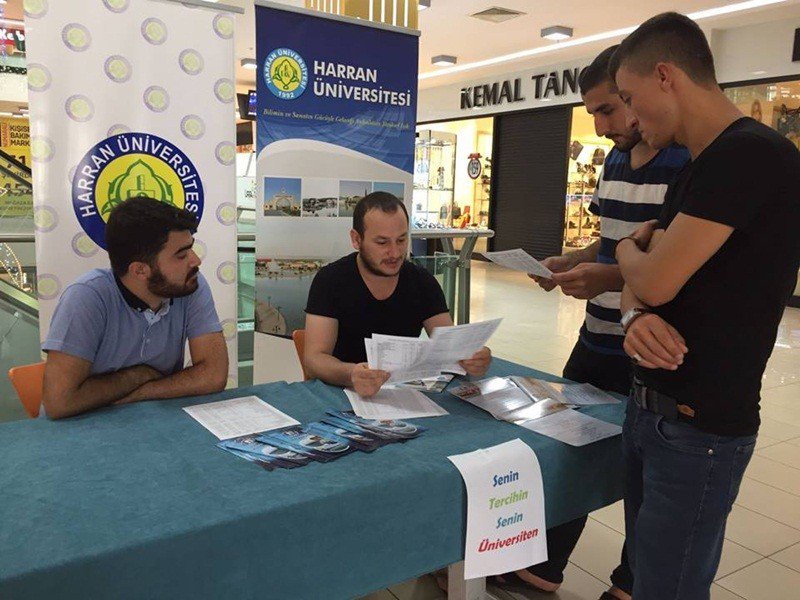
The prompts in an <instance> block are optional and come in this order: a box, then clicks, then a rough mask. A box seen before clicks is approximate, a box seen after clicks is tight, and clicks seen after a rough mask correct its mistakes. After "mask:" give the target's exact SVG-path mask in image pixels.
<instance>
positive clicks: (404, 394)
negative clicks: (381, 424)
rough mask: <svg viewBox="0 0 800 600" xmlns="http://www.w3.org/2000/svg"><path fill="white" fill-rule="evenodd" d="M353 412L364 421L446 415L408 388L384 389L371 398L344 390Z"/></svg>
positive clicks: (420, 393) (444, 411)
mask: <svg viewBox="0 0 800 600" xmlns="http://www.w3.org/2000/svg"><path fill="white" fill-rule="evenodd" d="M344 393H345V395H346V396H347V399H348V400H349V401H350V405H351V406H352V407H353V412H354V413H356V414H357V415H358V416H359V417H362V418H364V419H378V420H384V419H418V418H421V417H440V416H442V415H446V414H448V413H447V411H446V410H445V409H443V408H442V407H441V406H439V405H438V404H436V403H435V402H434V401H433V400H431V399H430V398H428V397H427V396H426V395H425V394H423V393H422V392H418V391H417V390H414V389H410V388H384V389H382V390H380V391H379V392H378V393H377V394H375V395H374V396H372V397H371V398H362V397H361V396H359V395H358V394H356V393H355V392H354V391H353V390H345V391H344Z"/></svg>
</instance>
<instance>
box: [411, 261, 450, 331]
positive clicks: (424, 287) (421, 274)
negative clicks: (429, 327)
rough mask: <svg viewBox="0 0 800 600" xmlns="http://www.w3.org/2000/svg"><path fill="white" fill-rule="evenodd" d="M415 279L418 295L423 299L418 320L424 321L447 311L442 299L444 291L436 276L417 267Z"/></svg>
mask: <svg viewBox="0 0 800 600" xmlns="http://www.w3.org/2000/svg"><path fill="white" fill-rule="evenodd" d="M417 279H418V284H419V288H420V289H419V292H420V296H421V298H422V299H423V302H422V304H421V311H422V312H421V314H420V320H421V321H426V320H427V319H430V318H431V317H435V316H436V315H440V314H442V313H446V312H448V310H449V309H448V308H447V302H446V301H445V299H444V292H443V291H442V287H441V286H440V285H439V282H438V281H436V278H435V277H434V276H433V275H431V274H430V273H428V271H426V270H425V269H423V268H421V267H418V277H417Z"/></svg>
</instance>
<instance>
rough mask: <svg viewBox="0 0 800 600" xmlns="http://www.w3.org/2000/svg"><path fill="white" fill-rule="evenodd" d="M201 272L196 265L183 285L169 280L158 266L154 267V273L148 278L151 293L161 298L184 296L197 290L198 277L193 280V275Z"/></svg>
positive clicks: (148, 287)
mask: <svg viewBox="0 0 800 600" xmlns="http://www.w3.org/2000/svg"><path fill="white" fill-rule="evenodd" d="M199 272H200V269H199V268H198V267H195V268H194V269H192V270H191V271H190V272H189V275H187V277H186V281H185V282H184V283H183V284H181V285H176V284H174V283H170V282H169V281H167V279H166V277H164V274H163V273H162V272H161V270H160V269H159V268H158V267H155V268H154V269H153V273H152V274H151V275H150V278H149V279H148V280H147V289H148V291H149V292H150V293H151V294H155V295H156V296H159V297H160V298H182V297H183V296H188V295H189V294H193V293H194V292H195V291H196V290H197V286H198V282H197V279H194V280H192V277H193V276H195V275H197V273H199Z"/></svg>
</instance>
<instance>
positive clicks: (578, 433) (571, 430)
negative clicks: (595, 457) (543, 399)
mask: <svg viewBox="0 0 800 600" xmlns="http://www.w3.org/2000/svg"><path fill="white" fill-rule="evenodd" d="M520 425H521V426H522V427H524V428H525V429H530V430H531V431H535V432H536V433H540V434H542V435H546V436H547V437H551V438H553V439H556V440H559V441H560V442H564V443H565V444H569V445H570V446H586V445H587V444H591V443H593V442H597V441H599V440H604V439H605V438H609V437H614V436H615V435H619V434H621V433H622V427H620V426H619V425H614V424H613V423H606V422H605V421H601V420H600V419H595V418H594V417H590V416H589V415H584V414H583V413H580V412H578V411H577V410H572V409H568V410H562V411H559V412H556V413H553V414H552V415H548V416H546V417H542V418H541V419H534V420H531V421H526V422H524V423H520Z"/></svg>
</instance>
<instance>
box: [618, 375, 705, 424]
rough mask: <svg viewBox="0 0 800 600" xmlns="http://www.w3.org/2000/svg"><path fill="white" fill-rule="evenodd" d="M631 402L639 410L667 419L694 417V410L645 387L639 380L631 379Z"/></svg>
mask: <svg viewBox="0 0 800 600" xmlns="http://www.w3.org/2000/svg"><path fill="white" fill-rule="evenodd" d="M632 396H633V401H634V402H636V405H637V406H638V407H639V408H642V409H644V410H649V411H650V412H654V413H656V414H658V415H662V416H664V417H665V418H667V419H679V418H687V417H688V418H689V419H691V417H694V409H693V408H692V407H690V406H688V405H686V404H680V403H678V401H677V400H675V399H674V398H672V397H670V396H667V395H666V394H662V393H661V392H657V391H656V390H654V389H652V388H649V387H647V386H646V385H644V383H642V382H641V381H640V380H639V379H637V378H635V377H634V378H633V394H632Z"/></svg>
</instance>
